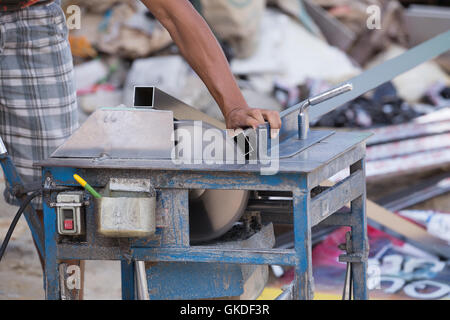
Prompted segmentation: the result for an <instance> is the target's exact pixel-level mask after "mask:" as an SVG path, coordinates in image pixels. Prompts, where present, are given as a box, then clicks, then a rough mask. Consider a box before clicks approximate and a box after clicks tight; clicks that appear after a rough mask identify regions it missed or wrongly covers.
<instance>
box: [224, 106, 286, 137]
mask: <svg viewBox="0 0 450 320" xmlns="http://www.w3.org/2000/svg"><path fill="white" fill-rule="evenodd" d="M266 121H267V122H269V124H270V135H271V137H272V138H276V137H277V136H278V133H279V131H280V128H281V119H280V114H279V113H278V112H277V111H273V110H266V109H256V108H250V107H241V108H234V109H232V110H231V111H230V112H228V113H227V114H226V115H225V123H226V125H227V129H239V128H248V127H251V128H253V129H256V128H257V127H258V126H259V125H260V124H264V123H265V122H266Z"/></svg>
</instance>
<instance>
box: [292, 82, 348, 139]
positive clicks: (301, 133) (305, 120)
mask: <svg viewBox="0 0 450 320" xmlns="http://www.w3.org/2000/svg"><path fill="white" fill-rule="evenodd" d="M352 89H353V85H352V84H351V83H346V84H344V85H342V86H339V87H337V88H334V89H331V90H329V91H326V92H324V93H321V94H319V95H317V96H315V97H312V98H309V99H307V100H305V101H304V102H303V104H302V105H301V106H300V109H299V113H298V138H299V139H300V140H306V139H307V138H308V131H309V115H308V108H309V107H310V106H314V105H317V104H319V103H322V102H324V101H326V100H329V99H332V98H334V97H336V96H338V95H340V94H343V93H345V92H348V91H351V90H352Z"/></svg>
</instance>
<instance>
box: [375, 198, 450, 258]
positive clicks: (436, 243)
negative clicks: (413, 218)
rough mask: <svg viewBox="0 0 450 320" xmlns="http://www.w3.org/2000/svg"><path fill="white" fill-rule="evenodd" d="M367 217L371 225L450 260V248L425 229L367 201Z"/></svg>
mask: <svg viewBox="0 0 450 320" xmlns="http://www.w3.org/2000/svg"><path fill="white" fill-rule="evenodd" d="M367 217H368V219H369V223H370V224H371V225H373V226H374V227H376V228H379V229H381V230H383V231H385V232H387V233H389V234H391V235H393V236H395V237H397V238H400V240H404V241H406V242H409V243H411V244H413V245H414V246H416V247H418V248H420V249H422V250H425V251H428V252H430V253H433V254H435V255H438V256H441V257H445V258H447V259H449V258H450V246H449V245H448V244H447V243H446V242H445V241H443V240H441V239H439V238H437V237H434V236H432V235H430V234H429V233H428V232H427V231H426V230H425V229H423V228H421V227H419V226H418V225H416V224H414V223H412V222H410V221H408V220H406V219H404V218H402V217H400V216H398V215H396V214H394V213H392V212H390V211H388V210H386V209H384V208H383V207H380V206H379V205H377V204H375V203H374V202H372V201H367Z"/></svg>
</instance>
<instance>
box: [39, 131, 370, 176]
mask: <svg viewBox="0 0 450 320" xmlns="http://www.w3.org/2000/svg"><path fill="white" fill-rule="evenodd" d="M370 136H371V133H365V132H335V133H334V134H332V135H331V136H329V137H328V138H326V139H324V140H323V141H321V142H319V143H317V144H315V145H313V146H311V147H310V148H308V149H306V150H304V151H302V152H300V153H299V154H296V155H294V156H292V157H290V158H285V159H280V160H279V163H278V165H279V170H278V172H279V173H309V172H312V171H315V170H316V169H318V168H320V167H322V166H325V165H327V164H328V163H330V162H331V161H333V160H334V159H336V158H337V157H339V156H341V155H343V154H345V153H346V152H348V151H350V150H351V149H353V148H355V147H357V146H360V145H362V144H365V141H366V140H367V139H368V138H369V137H370ZM272 161H275V160H272ZM35 166H39V167H70V168H85V169H95V168H98V169H139V170H179V171H203V172H205V171H207V172H210V171H216V172H249V173H251V172H261V168H263V167H265V166H266V167H267V166H268V164H266V165H264V164H261V163H256V164H255V163H253V164H252V163H245V164H238V163H234V164H207V163H204V162H203V163H196V164H176V163H174V162H173V161H172V160H170V159H167V160H161V159H110V158H109V159H108V158H107V159H100V158H96V159H91V158H49V159H47V160H43V161H40V162H37V163H35Z"/></svg>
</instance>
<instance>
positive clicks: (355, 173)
mask: <svg viewBox="0 0 450 320" xmlns="http://www.w3.org/2000/svg"><path fill="white" fill-rule="evenodd" d="M367 137H368V135H366V134H361V133H336V134H334V135H332V136H330V137H328V138H327V139H325V140H324V141H323V142H321V143H318V144H316V145H314V146H312V147H311V148H310V149H308V150H307V151H305V152H302V153H299V154H298V155H296V156H295V157H294V158H289V159H283V160H280V167H279V171H278V173H276V174H274V175H261V174H260V168H259V167H258V166H257V165H252V164H248V165H227V166H218V165H209V166H206V165H174V164H173V163H171V162H170V161H166V160H161V161H159V160H158V161H145V160H144V161H136V162H133V161H125V160H111V159H109V160H108V159H107V160H104V161H100V162H99V161H92V160H89V159H49V160H47V161H45V162H43V163H42V164H41V165H42V166H43V176H44V177H45V178H48V179H51V181H52V182H53V183H55V184H56V185H61V186H74V187H75V186H76V184H75V182H74V181H73V178H72V175H73V174H74V173H78V174H80V175H81V176H82V177H84V178H85V179H86V180H87V181H89V183H90V184H91V185H92V186H93V187H94V188H102V187H104V186H105V185H106V183H107V181H108V179H109V178H112V177H115V178H130V179H133V178H134V179H135V178H139V179H149V180H150V181H151V184H152V185H153V186H154V187H155V188H156V190H157V212H156V214H157V221H159V222H157V231H156V234H155V235H154V236H153V237H150V238H145V239H129V240H128V245H126V244H125V245H124V244H123V242H122V243H121V242H120V241H118V240H117V239H110V238H106V237H102V236H100V235H99V234H98V233H97V230H96V221H95V210H94V203H93V201H92V200H93V199H92V198H91V199H90V200H89V204H88V205H87V206H86V207H85V212H86V235H85V237H84V238H77V239H71V238H70V237H64V236H60V235H58V234H57V232H56V214H55V208H53V207H52V206H51V202H52V201H54V199H55V196H56V195H52V196H50V198H47V199H44V214H45V252H46V257H45V261H46V275H45V281H46V297H47V299H60V282H59V281H58V279H59V276H60V275H59V270H58V261H59V260H64V259H75V260H76V259H79V260H121V261H122V262H121V263H122V296H123V298H124V299H134V298H135V284H134V267H133V261H138V260H140V261H147V262H153V263H159V264H164V263H168V265H169V266H171V267H174V268H175V267H176V266H178V267H180V269H178V270H181V272H182V273H183V272H184V274H183V281H174V282H170V283H171V285H173V286H177V285H178V286H179V287H171V290H170V291H174V290H175V291H177V292H179V293H181V297H185V298H188V299H189V298H190V297H195V298H212V297H223V296H227V295H228V296H229V295H239V293H240V292H242V287H239V284H240V282H239V281H235V280H236V279H237V278H236V277H235V275H236V273H235V272H234V271H233V270H234V269H232V268H228V267H226V266H230V265H239V264H252V265H271V264H275V265H290V266H295V273H296V276H295V283H294V286H293V288H294V290H293V298H295V299H312V298H313V277H312V264H311V228H312V227H313V226H315V225H317V224H319V223H323V224H328V225H338V226H350V227H351V228H352V242H353V250H354V251H353V252H350V253H347V254H345V255H343V256H341V258H342V259H341V261H343V262H348V261H350V262H351V263H353V277H354V281H353V285H354V297H355V298H356V299H367V298H368V293H367V285H366V282H367V279H366V269H367V233H366V212H365V199H366V191H365V172H364V154H365V139H366V138H367ZM330 146H333V147H330ZM346 168H347V169H348V170H349V172H350V175H349V176H348V177H347V178H345V179H344V180H342V181H340V182H339V183H337V184H336V185H334V186H333V187H331V188H329V189H327V190H326V191H324V192H322V193H320V194H319V195H317V196H315V197H311V190H312V189H313V188H315V187H316V186H318V185H319V184H320V183H322V182H324V181H325V180H327V179H328V178H330V177H331V176H333V175H335V174H336V173H337V172H339V171H341V170H343V169H346ZM189 189H242V190H253V191H286V192H291V193H292V202H293V213H291V214H290V215H288V216H285V217H280V219H285V220H286V221H290V223H293V225H294V233H295V241H294V243H295V248H294V249H252V248H249V249H228V248H218V247H216V246H214V245H210V246H206V245H196V246H194V245H191V244H190V241H189V206H188V204H189V201H188V190H189ZM52 199H53V200H52ZM349 202H350V203H351V213H349V214H343V213H336V211H338V210H339V209H340V208H342V207H343V206H345V205H346V204H347V203H349ZM200 263H207V264H210V265H211V268H210V269H208V270H211V272H210V273H211V274H209V275H208V274H205V279H206V280H205V281H207V280H208V279H212V278H214V276H213V275H212V273H213V272H214V270H219V269H218V268H215V267H213V266H218V265H220V266H224V268H223V269H220V270H222V271H220V272H225V273H227V274H229V275H231V276H230V277H228V278H227V279H222V278H221V279H220V281H222V284H223V285H216V286H215V287H211V286H206V285H205V286H203V284H201V283H198V282H201V281H198V279H197V278H196V276H195V275H194V273H192V269H189V268H191V266H192V264H198V266H200ZM178 267H177V268H178ZM151 268H152V267H150V269H151ZM150 269H149V270H150ZM169 269H170V268H169ZM169 269H167V271H165V269H164V268H160V269H154V270H158V276H155V274H154V273H153V274H152V273H151V272H150V271H149V270H148V271H147V275H148V282H149V288H152V289H149V291H150V296H151V298H154V299H170V298H173V297H174V296H172V295H171V294H168V293H167V294H165V291H164V286H165V283H167V280H168V278H165V277H170V272H169V271H168V270H169ZM189 270H191V271H189ZM205 270H206V269H205ZM208 272H209V271H208ZM206 273H207V272H206ZM173 274H175V273H173ZM190 277H192V278H190ZM216 280H217V279H216ZM237 280H239V279H237ZM220 281H212V282H214V283H220ZM241 282H242V281H241ZM188 284H189V285H188ZM190 285H192V287H193V288H194V290H195V288H201V290H203V291H201V294H198V292H196V295H193V294H192V292H189V290H190ZM167 292H168V291H167ZM177 298H179V297H177Z"/></svg>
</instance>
